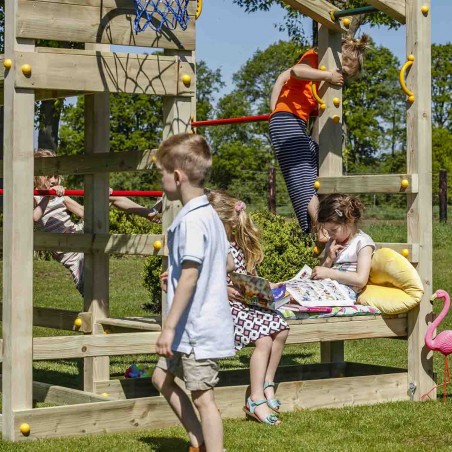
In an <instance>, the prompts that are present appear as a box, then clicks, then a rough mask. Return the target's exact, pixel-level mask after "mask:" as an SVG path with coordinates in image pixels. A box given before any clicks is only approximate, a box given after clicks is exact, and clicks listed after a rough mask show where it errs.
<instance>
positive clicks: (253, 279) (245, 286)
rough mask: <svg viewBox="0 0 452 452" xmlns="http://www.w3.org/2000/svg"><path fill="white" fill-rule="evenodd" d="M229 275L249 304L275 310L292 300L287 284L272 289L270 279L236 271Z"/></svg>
mask: <svg viewBox="0 0 452 452" xmlns="http://www.w3.org/2000/svg"><path fill="white" fill-rule="evenodd" d="M229 276H230V278H231V281H232V283H233V284H234V286H235V287H237V289H238V290H240V292H242V294H243V297H244V298H245V302H246V303H247V304H249V305H253V306H260V307H262V308H267V309H273V310H275V309H277V308H279V307H281V306H283V305H284V304H286V303H288V302H289V301H290V295H289V293H288V292H287V290H286V286H285V284H283V285H282V286H280V287H275V288H273V289H272V288H271V285H270V281H268V280H267V279H265V278H261V277H260V276H254V275H247V274H244V273H235V272H233V273H230V274H229Z"/></svg>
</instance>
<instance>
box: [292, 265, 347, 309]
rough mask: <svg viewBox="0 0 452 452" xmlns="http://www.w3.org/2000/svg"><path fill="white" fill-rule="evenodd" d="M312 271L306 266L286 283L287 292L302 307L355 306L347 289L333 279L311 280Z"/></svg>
mask: <svg viewBox="0 0 452 452" xmlns="http://www.w3.org/2000/svg"><path fill="white" fill-rule="evenodd" d="M311 273H312V270H311V268H310V267H309V266H308V265H305V266H304V267H303V268H302V269H301V270H300V271H299V272H298V273H297V274H296V275H295V276H294V277H293V278H292V279H290V280H289V281H286V282H285V284H286V289H287V292H289V294H290V295H291V296H292V298H293V299H294V300H295V301H296V302H297V303H298V304H300V305H301V306H353V305H354V304H355V300H354V299H353V298H352V297H350V295H349V293H348V291H347V290H346V288H344V287H343V286H342V285H341V284H340V283H338V282H337V281H335V280H333V279H329V278H327V279H311Z"/></svg>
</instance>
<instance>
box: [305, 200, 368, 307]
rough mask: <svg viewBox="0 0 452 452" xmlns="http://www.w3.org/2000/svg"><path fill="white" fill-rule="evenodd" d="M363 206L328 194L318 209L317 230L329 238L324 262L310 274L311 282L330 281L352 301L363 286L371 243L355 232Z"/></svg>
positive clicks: (364, 236)
mask: <svg viewBox="0 0 452 452" xmlns="http://www.w3.org/2000/svg"><path fill="white" fill-rule="evenodd" d="M363 210H364V206H363V205H362V204H361V202H360V201H359V200H358V199H357V198H355V197H354V196H347V195H342V194H339V193H336V194H332V195H329V196H327V197H326V198H324V199H323V200H322V201H321V202H320V205H319V211H318V215H317V227H318V228H321V229H323V230H324V232H326V233H327V234H328V236H329V237H330V238H329V240H328V242H327V244H326V247H325V258H324V259H323V262H322V264H321V265H320V266H317V267H314V268H313V270H312V274H311V278H312V279H325V278H330V279H334V280H336V281H337V282H339V283H341V284H343V285H344V286H345V287H346V288H347V289H348V292H349V293H350V295H351V296H352V298H353V297H354V298H355V299H356V298H357V295H358V293H359V292H361V290H362V289H363V287H364V286H365V285H366V284H367V281H368V279H369V273H370V265H371V260H372V254H373V252H374V250H375V242H374V241H373V240H372V239H371V238H370V236H368V235H367V234H366V233H364V232H363V231H361V229H358V222H359V219H360V218H361V214H362V211H363Z"/></svg>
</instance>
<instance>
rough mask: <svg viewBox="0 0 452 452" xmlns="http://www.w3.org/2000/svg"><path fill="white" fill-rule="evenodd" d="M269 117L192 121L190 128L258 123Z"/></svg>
mask: <svg viewBox="0 0 452 452" xmlns="http://www.w3.org/2000/svg"><path fill="white" fill-rule="evenodd" d="M269 118H270V115H259V116H241V117H239V118H225V119H209V120H207V121H193V122H192V123H191V126H192V127H205V126H221V125H225V124H237V123H241V122H259V121H268V119H269Z"/></svg>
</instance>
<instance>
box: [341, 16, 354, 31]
mask: <svg viewBox="0 0 452 452" xmlns="http://www.w3.org/2000/svg"><path fill="white" fill-rule="evenodd" d="M342 23H343V24H344V27H346V28H348V27H349V26H350V24H351V23H352V21H351V20H350V19H349V18H348V17H344V18H343V19H342Z"/></svg>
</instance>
